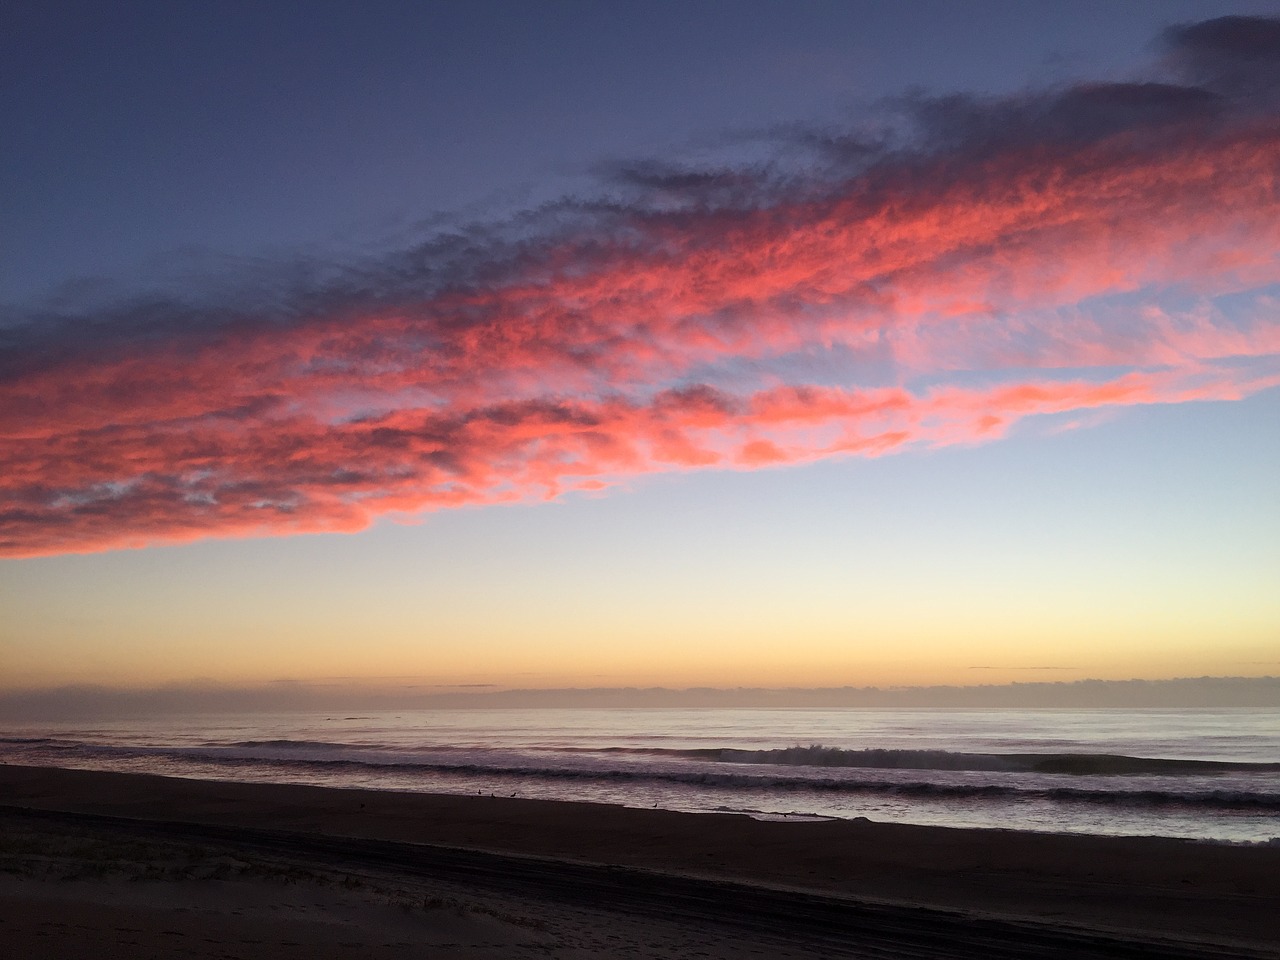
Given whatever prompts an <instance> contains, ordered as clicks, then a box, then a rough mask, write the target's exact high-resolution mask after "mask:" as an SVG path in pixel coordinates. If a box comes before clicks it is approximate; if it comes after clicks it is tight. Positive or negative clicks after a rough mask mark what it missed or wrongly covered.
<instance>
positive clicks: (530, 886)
mask: <svg viewBox="0 0 1280 960" xmlns="http://www.w3.org/2000/svg"><path fill="white" fill-rule="evenodd" d="M0 806H2V807H3V808H4V809H2V810H0V827H2V828H3V831H4V832H3V834H0V836H3V837H4V844H3V845H0V867H3V868H4V872H3V874H0V937H3V938H5V940H6V942H10V943H14V944H18V945H21V944H27V945H29V946H30V947H32V950H31V951H27V950H24V951H23V955H29V956H59V957H63V956H65V957H77V956H85V957H88V956H90V955H92V956H95V957H103V956H122V957H124V956H130V957H132V956H155V957H206V956H208V957H219V956H234V957H249V956H254V957H263V958H266V957H276V956H315V957H327V956H334V957H339V956H369V957H383V956H385V957H402V956H403V957H411V956H431V957H476V958H481V957H490V956H492V957H509V956H523V955H530V956H553V957H565V958H569V957H578V956H584V957H585V956H653V957H677V956H693V955H695V954H699V953H700V954H703V955H705V956H708V957H712V958H716V957H720V956H725V957H734V956H744V957H746V956H759V957H805V956H840V955H843V956H872V955H874V956H880V957H894V956H901V957H909V956H910V957H939V958H941V957H964V956H975V957H993V958H994V957H1003V956H1008V957H1015V956H1028V957H1030V956H1036V957H1055V956H1057V957H1069V956H1079V957H1085V956H1090V957H1107V956H1116V957H1119V956H1138V955H1142V954H1141V953H1139V952H1138V951H1140V950H1143V949H1146V950H1147V951H1148V952H1147V954H1146V955H1151V956H1164V957H1187V958H1191V957H1206V958H1207V957H1218V958H1225V957H1232V956H1236V957H1280V884H1277V883H1276V882H1275V878H1276V877H1278V876H1280V846H1269V847H1234V846H1227V845H1222V844H1211V843H1195V842H1190V841H1181V840H1172V839H1163V838H1106V837H1077V836H1061V835H1047V834H1030V833H1020V832H1015V831H990V830H986V831H983V830H955V829H945V828H934V827H916V826H905V825H896V824H881V823H870V822H866V821H824V822H786V821H782V822H777V821H756V820H752V819H750V818H747V817H742V816H735V815H719V814H697V815H694V814H679V813H671V812H667V811H660V810H636V809H630V808H623V807H616V806H608V805H600V804H583V803H555V802H549V801H537V800H522V799H519V798H497V797H455V796H440V795H424V794H403V793H384V792H375V791H361V790H331V789H324V788H316V787H300V786H282V785H271V784H233V783H216V782H206V781H196V780H181V779H170V778H161V777H153V776H144V775H135V774H115V773H99V772H85V771H67V770H54V769H46V768H31V767H17V766H3V765H0ZM41 811H43V812H41ZM420 845H429V846H420ZM175 851H177V852H175ZM184 858H185V859H184ZM175 864H176V866H175ZM290 878H291V879H290ZM286 893H287V896H286V895H285V894H286ZM237 911H238V912H237ZM389 917H391V918H394V921H393V919H389ZM126 920H127V922H126ZM54 924H61V926H54ZM113 924H114V926H112V925H113ZM116 927H119V928H120V929H119V930H117V929H115V928H116ZM121 931H123V932H121ZM129 931H135V932H129ZM255 931H256V932H255ZM396 931H398V932H396ZM393 934H394V935H393ZM112 937H115V938H116V939H115V940H112ZM129 938H133V942H132V943H128V942H125V941H127V940H128V939H129ZM117 941H118V945H117V946H114V947H113V946H111V944H112V943H116V942H117ZM241 941H244V942H241ZM253 941H256V942H253ZM289 944H297V946H289ZM344 944H345V946H344ZM49 947H56V950H54V951H52V952H51V951H50V950H48V949H45V948H49ZM77 950H79V951H81V952H79V953H77V952H76V951H77ZM112 950H115V951H117V952H115V953H112V952H111V951H112ZM104 951H105V952H104ZM201 951H203V952H201ZM219 951H221V952H219Z"/></svg>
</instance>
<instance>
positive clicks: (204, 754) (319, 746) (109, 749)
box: [0, 738, 1280, 814]
mask: <svg viewBox="0 0 1280 960" xmlns="http://www.w3.org/2000/svg"><path fill="white" fill-rule="evenodd" d="M0 744H12V745H15V746H26V747H34V748H39V749H49V748H52V749H54V750H57V751H58V752H59V753H76V754H80V755H81V756H83V757H85V758H86V759H107V758H116V759H133V760H151V761H160V762H161V763H164V762H165V761H169V762H178V763H182V762H184V761H185V762H195V763H201V764H210V765H215V766H218V767H222V768H224V769H227V770H228V771H233V770H234V769H236V768H240V769H246V770H248V769H256V770H259V771H261V770H263V769H279V770H281V771H287V770H292V771H301V772H306V773H309V774H317V773H319V774H325V773H329V774H334V773H339V774H340V773H346V774H352V773H355V774H359V775H360V776H361V777H368V776H371V775H373V776H376V775H384V776H394V777H405V776H414V775H422V776H426V777H430V776H438V777H443V778H450V779H461V778H467V779H472V780H475V779H481V780H484V779H488V780H503V781H507V782H509V783H510V782H513V781H518V780H523V781H543V782H548V781H554V782H576V783H602V784H614V785H617V784H624V783H625V784H636V785H672V786H682V787H693V788H702V789H713V790H717V791H748V790H761V791H770V792H786V793H803V792H814V793H822V794H827V795H831V794H845V795H850V796H855V795H872V796H876V795H878V796H891V797H901V798H915V799H930V800H936V801H942V802H945V801H948V800H951V801H961V802H962V801H966V800H968V801H982V800H992V801H1015V802H1016V801H1035V800H1040V801H1049V802H1055V803H1070V804H1092V805H1098V806H1106V807H1110V808H1117V807H1125V808H1135V809H1138V808H1146V809H1150V808H1183V809H1193V810H1199V811H1201V812H1204V813H1211V812H1222V813H1232V812H1237V813H1238V812H1250V813H1263V814H1270V813H1280V794H1277V793H1274V792H1269V791H1267V790H1257V791H1253V790H1238V789H1236V790H1194V789H1162V788H1155V787H1150V788H1135V789H1125V788H1124V787H1123V786H1120V785H1119V784H1117V787H1118V788H1117V789H1088V788H1082V787H1070V786H1044V785H1036V786H1030V785H1014V784H1007V783H989V782H984V783H939V782H929V781H924V780H910V781H889V780H857V779H841V778H835V777H824V776H816V775H805V774H803V773H800V772H798V771H796V772H788V773H787V774H785V775H769V774H767V773H758V774H757V773H747V772H742V773H737V772H733V773H729V772H718V771H708V770H689V771H687V772H686V771H679V770H670V769H617V768H582V767H563V766H541V765H516V764H500V763H480V762H463V763H446V762H423V761H416V760H404V761H393V762H386V761H380V760H376V759H368V758H367V757H361V758H354V757H350V756H347V757H341V756H330V757H317V756H303V755H299V754H303V753H309V752H313V751H332V750H344V751H353V750H359V752H361V753H368V752H376V748H359V747H354V746H353V745H351V744H335V743H325V742H321V741H293V740H263V741H241V742H238V743H235V744H230V745H226V746H221V745H220V746H212V745H211V746H209V747H201V748H175V747H163V748H159V747H157V748H147V747H117V746H99V745H88V744H83V743H79V742H75V741H64V740H56V739H44V738H25V739H24V738H0ZM454 749H462V748H454ZM795 749H798V750H810V749H812V748H795ZM795 749H792V750H778V751H773V750H770V751H731V752H732V753H736V754H743V755H751V756H754V757H756V758H757V759H746V760H744V759H733V760H729V761H722V762H734V763H748V764H764V763H769V762H770V761H768V760H764V759H760V758H762V757H765V756H770V755H779V754H781V755H786V756H789V757H795V756H798V755H805V754H797V753H796V752H795ZM252 750H271V751H280V752H281V753H284V754H285V755H284V756H280V755H275V756H262V755H256V756H255V755H252V754H247V753H246V752H245V751H252ZM431 752H433V753H437V752H447V751H446V750H443V749H441V748H431ZM468 752H470V753H474V752H475V751H468ZM626 752H635V753H648V754H652V753H662V754H683V755H690V754H692V755H696V759H699V760H704V761H706V760H717V759H721V758H720V757H718V756H714V755H715V754H719V753H723V752H724V751H714V750H712V751H705V750H698V751H653V750H637V751H631V750H628V751H626ZM824 752H825V753H835V754H838V755H842V756H844V757H846V758H849V757H853V758H868V759H870V758H872V757H879V758H882V760H884V761H887V762H882V763H881V764H880V765H879V766H880V768H893V769H923V770H955V771H980V772H993V768H992V767H985V766H984V767H972V766H946V767H938V766H934V767H920V768H914V767H910V766H908V765H907V764H906V763H904V762H903V761H904V760H905V759H907V758H909V757H926V758H927V757H930V756H932V757H940V758H947V757H952V758H957V760H960V761H962V762H967V761H966V760H965V758H978V759H979V760H980V759H982V758H983V757H984V755H980V754H948V753H946V752H943V751H937V752H934V751H875V750H868V751H824ZM397 753H399V754H400V755H402V756H403V752H402V751H397ZM288 754H293V755H292V756H290V755H288ZM991 756H996V757H1000V758H1002V759H1003V756H1004V755H991ZM1035 757H1040V758H1044V757H1048V758H1051V759H1059V758H1060V759H1067V760H1071V761H1077V760H1080V761H1083V763H1081V764H1079V766H1082V767H1084V768H1085V769H1082V770H1073V772H1081V773H1092V772H1094V771H1093V770H1092V769H1089V766H1090V764H1092V763H1094V762H1095V761H1099V760H1101V761H1105V763H1103V766H1107V767H1111V766H1113V764H1112V763H1111V761H1116V760H1118V761H1134V762H1136V763H1152V762H1153V761H1150V760H1143V758H1130V757H1111V756H1108V755H1084V756H1083V757H1081V756H1076V755H1061V756H1060V757H1059V756H1058V755H1033V754H1026V755H1017V759H1019V760H1020V761H1021V762H1023V763H1026V762H1028V758H1035ZM693 758H695V757H690V759H693ZM943 762H945V761H943ZM775 763H776V764H777V765H779V766H791V767H795V766H799V765H800V762H799V761H797V760H794V759H792V760H790V761H789V762H788V761H782V762H776V761H775ZM1165 763H1169V764H1187V763H1190V764H1197V763H1198V762H1197V761H1165ZM808 765H810V766H815V767H816V766H823V765H824V764H817V763H813V764H808ZM825 766H831V767H874V766H875V765H874V764H872V763H848V762H845V763H828V764H825ZM1207 766H1210V767H1213V766H1217V767H1221V768H1224V769H1225V770H1229V771H1231V772H1240V771H1259V772H1274V771H1276V770H1277V769H1280V765H1278V764H1247V763H1223V764H1207ZM157 772H159V771H157ZM994 772H1013V773H1046V772H1053V773H1057V772H1064V771H1061V770H1046V769H1044V768H1043V767H1038V768H1037V767H1028V766H1022V767H1013V768H1010V767H1003V768H994ZM1108 772H1116V771H1114V770H1108ZM1132 772H1138V771H1132ZM1141 772H1143V773H1147V772H1151V771H1150V770H1149V769H1143V770H1142V771H1141ZM1159 772H1160V773H1170V772H1172V771H1171V770H1170V768H1168V767H1165V766H1162V767H1160V768H1159ZM1201 782H1203V781H1201ZM1181 786H1183V787H1185V786H1186V785H1185V784H1182V785H1181Z"/></svg>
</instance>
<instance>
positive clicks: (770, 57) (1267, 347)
mask: <svg viewBox="0 0 1280 960" xmlns="http://www.w3.org/2000/svg"><path fill="white" fill-rule="evenodd" d="M0 129H3V130H4V131H5V135H4V141H5V146H4V149H3V151H0V692H3V691H31V690H41V689H54V688H60V687H67V686H79V685H87V684H96V685H103V686H106V687H119V688H143V687H159V686H165V685H182V684H193V683H195V684H216V685H224V686H230V687H253V686H261V685H264V684H266V685H270V684H286V685H295V686H296V685H303V686H308V685H309V686H314V687H326V688H356V687H358V688H362V689H364V688H369V689H373V688H377V689H389V690H394V689H415V690H451V689H463V690H472V689H493V688H530V689H540V688H559V687H618V686H650V685H657V686H667V687H689V686H718V687H734V686H769V687H825V686H840V685H856V686H872V685H879V686H903V685H930V684H947V685H958V686H967V685H976V684H992V683H997V684H998V683H1009V682H1014V681H1026V682H1044V681H1057V680H1062V681H1074V680H1081V679H1085V678H1100V679H1113V680H1125V679H1130V678H1143V679H1161V678H1171V677H1194V676H1241V677H1259V676H1268V675H1275V674H1277V673H1280V590H1277V589H1276V585H1277V584H1280V494H1278V492H1277V491H1278V490H1280V487H1277V484H1276V478H1277V477H1280V317H1278V314H1277V309H1278V305H1280V8H1277V5H1276V4H1275V3H1248V2H1236V3H1231V4H1226V3H1217V2H1191V0H1181V2H1179V0H1168V2H1164V3H1161V4H1141V5H1140V4H1114V3H1111V2H1099V3H1087V2H1077V3H1065V2H1064V3H1034V2H1007V3H1005V2H994V0H988V2H974V3H967V4H956V3H949V2H948V3H929V2H919V3H913V4H902V5H889V4H883V3H871V2H868V3H858V2H843V3H829V4H828V3H817V2H810V3H803V2H802V3H780V2H779V3H766V2H735V3H717V2H704V3H698V4H684V3H656V2H645V3H625V2H620V3H611V4H593V3H585V2H584V3H571V2H566V3H547V4H538V5H530V4H524V3H469V4H409V3H360V4H355V3H339V2H316V3H311V4H307V5H304V6H300V5H297V4H284V3H237V2H227V3H221V4H215V5H194V4H179V5H175V4H172V3H145V2H125V3H118V4H108V5H103V4H96V3H62V2H56V0H54V2H48V0H42V2H40V3H34V2H19V3H11V4H6V5H5V8H4V12H3V13H2V14H0Z"/></svg>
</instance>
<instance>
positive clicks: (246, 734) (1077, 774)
mask: <svg viewBox="0 0 1280 960" xmlns="http://www.w3.org/2000/svg"><path fill="white" fill-rule="evenodd" d="M0 761H2V762H6V763H15V764H31V765H39V766H56V767H69V768H79V769H91V770H119V771H136V772H144V773H157V774H163V775H166V776H177V777H196V778H202V779H216V780H235V781H254V782H261V781H267V782H276V783H305V784H315V785H321V786H331V787H356V788H367V789H379V790H401V791H413V792H422V793H450V794H477V793H479V794H484V795H488V794H494V795H497V796H520V797H532V798H545V799H555V800H587V801H593V802H598V803H614V804H623V805H626V806H632V807H659V808H665V809H669V810H683V811H691V812H698V813H708V812H728V813H739V814H746V815H749V816H753V817H761V818H768V819H782V820H786V819H815V818H854V817H867V818H870V819H872V820H882V821H897V822H903V823H917V824H935V825H943V826H955V827H986V828H1011V829H1019V830H1034V831H1050V832H1067V833H1080V834H1124V835H1155V836H1168V837H1189V838H1195V839H1202V840H1216V841H1225V842H1233V843H1280V713H1278V712H1276V711H1274V710H1250V709H1240V710H1184V711H1169V710H972V709H936V710H919V709H915V710H907V709H896V710H894V709H844V710H831V709H656V708H646V709H631V710H629V709H600V710H595V709H563V710H559V709H533V710H502V709H486V710H423V711H401V712H395V713H376V714H359V715H354V714H353V715H350V716H346V715H340V714H319V713H293V714H276V715H263V714H243V715H237V716H218V717H209V716H201V717H185V718H174V717H165V718H163V719H149V720H113V721H111V722H103V723H95V724H92V725H90V724H87V723H84V722H79V723H69V722H68V723H56V724H54V723H47V722H44V723H39V724H35V723H0Z"/></svg>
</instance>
